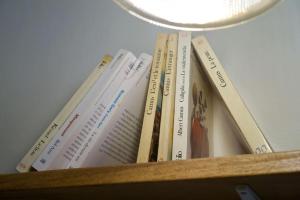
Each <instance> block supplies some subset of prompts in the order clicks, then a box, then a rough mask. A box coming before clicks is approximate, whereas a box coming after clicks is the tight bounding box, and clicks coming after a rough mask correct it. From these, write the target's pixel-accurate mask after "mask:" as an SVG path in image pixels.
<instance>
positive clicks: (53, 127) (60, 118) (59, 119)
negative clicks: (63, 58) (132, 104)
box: [16, 55, 112, 172]
mask: <svg viewBox="0 0 300 200" xmlns="http://www.w3.org/2000/svg"><path fill="white" fill-rule="evenodd" d="M111 60H112V57H111V56H109V55H105V56H104V57H103V58H102V60H101V61H100V63H99V64H98V65H97V67H96V68H95V69H94V70H93V72H92V73H91V74H90V75H89V76H88V78H87V79H86V80H85V81H84V82H83V84H82V85H81V86H80V87H79V88H78V90H77V91H76V92H75V93H74V95H73V96H72V97H71V98H70V100H69V101H68V103H67V104H66V105H65V106H64V107H63V109H62V110H61V111H60V112H59V113H58V115H57V116H56V117H55V119H54V120H53V121H52V122H51V124H50V125H49V126H48V128H47V129H46V130H45V131H44V132H43V134H42V135H41V136H40V137H39V138H38V139H37V141H36V142H35V144H34V145H33V146H32V148H31V149H30V150H29V151H28V152H27V153H26V155H25V156H24V157H23V158H22V160H21V161H20V163H19V164H18V165H17V167H16V169H17V170H18V171H19V172H29V171H30V169H31V165H32V164H33V162H34V161H35V160H36V159H37V158H38V156H39V155H40V154H41V153H42V152H43V150H44V148H45V147H47V145H48V143H49V142H50V141H51V140H52V138H53V137H54V136H55V134H56V133H57V131H58V130H59V129H60V128H61V126H62V125H63V124H64V122H65V121H66V119H67V118H68V117H69V115H70V114H71V113H72V111H73V110H74V109H75V108H76V106H77V105H78V104H79V103H80V102H81V100H82V99H83V98H84V96H85V95H86V94H87V93H88V91H89V90H90V88H91V87H92V86H93V85H94V83H95V82H96V80H97V79H98V78H99V77H100V76H101V75H102V73H103V72H104V71H105V69H106V67H107V64H108V63H109V62H110V61H111Z"/></svg>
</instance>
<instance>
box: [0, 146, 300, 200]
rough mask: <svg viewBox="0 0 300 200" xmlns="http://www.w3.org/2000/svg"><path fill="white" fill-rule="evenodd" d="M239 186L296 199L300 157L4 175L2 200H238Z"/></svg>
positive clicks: (263, 194) (284, 155)
mask: <svg viewBox="0 0 300 200" xmlns="http://www.w3.org/2000/svg"><path fill="white" fill-rule="evenodd" d="M238 184H248V185H250V186H251V187H252V188H253V190H255V191H256V192H257V193H258V194H259V195H260V196H261V197H264V198H280V197H288V198H290V199H291V198H295V199H296V198H297V197H299V196H300V152H299V151H296V152H284V153H270V154H261V155H240V156H233V157H224V158H206V159H194V160H186V161H170V162H161V163H148V164H132V165H125V166H118V167H102V168H90V169H69V170H57V171H46V172H30V173H23V174H9V175H1V176H0V198H1V199H41V198H42V199H80V198H87V197H88V198H91V199H92V198H99V197H101V198H102V197H103V198H112V199H114V198H120V197H131V198H133V197H136V198H143V199H153V198H156V197H160V198H161V197H166V198H167V199H168V198H172V199H173V198H174V199H180V198H181V199H182V198H185V197H187V196H188V197H189V198H190V199H192V197H195V199H199V197H201V196H202V197H205V198H210V199H211V198H215V199H218V198H222V199H224V198H225V197H226V198H230V199H238V196H237V193H236V192H235V187H236V186H237V185H238Z"/></svg>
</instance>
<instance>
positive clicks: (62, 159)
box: [48, 57, 135, 169]
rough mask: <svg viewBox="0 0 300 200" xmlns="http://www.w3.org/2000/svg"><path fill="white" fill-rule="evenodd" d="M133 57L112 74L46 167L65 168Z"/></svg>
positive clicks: (99, 116) (94, 125) (85, 138)
mask: <svg viewBox="0 0 300 200" xmlns="http://www.w3.org/2000/svg"><path fill="white" fill-rule="evenodd" d="M134 61H135V57H128V59H127V61H125V62H124V63H123V66H122V68H121V70H120V71H119V73H118V74H116V75H112V76H111V79H110V81H109V84H108V85H107V86H106V88H105V89H104V90H103V91H102V93H101V96H99V98H97V100H96V103H94V104H92V105H91V106H90V107H89V108H87V111H86V113H85V114H84V116H83V118H82V119H83V120H81V121H80V123H79V124H78V126H76V128H74V129H73V130H72V133H71V134H70V135H69V137H68V138H67V139H66V140H65V143H64V144H62V145H61V148H60V150H59V152H58V153H57V155H56V156H55V158H54V159H53V160H52V162H51V163H50V165H49V166H48V169H65V168H68V166H69V165H70V163H71V161H72V159H73V157H74V156H75V155H76V154H77V152H78V151H79V150H80V149H82V148H83V145H84V144H85V143H86V142H87V140H88V138H89V136H90V135H91V134H92V133H93V131H94V130H95V129H96V125H97V123H98V121H99V120H100V118H101V115H102V114H103V111H104V110H105V108H106V106H107V105H108V104H109V103H111V101H110V100H111V98H112V96H113V95H115V93H116V92H117V91H118V90H119V88H120V87H121V85H122V84H123V82H124V81H125V79H126V78H127V76H128V74H129V73H130V71H131V69H132V67H133V64H134Z"/></svg>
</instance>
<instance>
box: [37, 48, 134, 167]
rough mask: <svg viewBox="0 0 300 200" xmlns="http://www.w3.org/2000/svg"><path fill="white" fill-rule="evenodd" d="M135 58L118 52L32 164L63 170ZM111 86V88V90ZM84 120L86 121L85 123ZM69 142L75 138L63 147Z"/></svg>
mask: <svg viewBox="0 0 300 200" xmlns="http://www.w3.org/2000/svg"><path fill="white" fill-rule="evenodd" d="M135 59H136V58H135V56H134V55H133V54H132V53H130V52H128V51H126V50H120V51H119V52H118V53H117V55H116V56H115V58H114V59H113V61H112V62H111V64H110V65H109V66H108V68H107V70H106V71H105V72H104V74H103V76H101V77H100V78H99V79H98V80H97V82H96V83H95V85H94V86H93V88H91V90H90V91H89V93H88V94H87V95H86V97H85V98H84V99H83V100H82V101H81V102H80V104H79V105H78V107H76V109H75V110H73V112H72V115H71V117H70V118H69V119H68V120H67V121H66V123H65V124H64V125H63V128H62V129H60V130H59V132H58V133H57V134H56V135H55V137H54V138H53V140H52V141H51V143H49V145H48V146H47V148H46V149H45V150H44V151H43V153H42V154H41V155H40V156H39V158H38V159H37V160H36V161H35V162H34V164H33V167H34V168H35V169H36V170H38V171H41V170H49V169H62V168H65V166H67V165H68V163H69V162H70V161H71V159H72V157H73V156H74V153H75V151H77V150H78V149H79V148H80V145H81V144H82V141H83V140H84V138H85V137H87V136H88V135H90V134H91V131H92V130H93V129H94V125H95V121H96V120H97V119H99V118H100V115H101V113H102V110H103V109H104V108H105V107H106V106H107V103H108V100H107V98H106V97H107V96H112V95H113V94H114V92H115V91H116V90H117V88H118V86H119V85H118V84H121V83H122V80H124V78H125V77H126V74H128V73H129V71H130V70H131V68H132V64H133V62H134V61H135ZM116 77H118V78H119V79H118V81H114V80H115V78H116ZM110 89H111V91H109V90H110ZM90 114H92V115H90ZM87 120H88V121H87ZM83 122H86V123H84V124H83ZM76 134H77V135H76ZM72 139H73V140H74V139H76V141H75V142H74V143H73V140H72ZM69 141H72V143H71V145H72V146H71V148H72V150H71V149H67V150H66V149H64V147H65V145H66V143H67V142H69ZM63 150H65V151H63ZM73 151H74V152H73ZM61 158H63V159H61Z"/></svg>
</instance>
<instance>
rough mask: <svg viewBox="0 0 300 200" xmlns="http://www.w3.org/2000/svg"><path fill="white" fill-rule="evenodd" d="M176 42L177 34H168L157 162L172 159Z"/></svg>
mask: <svg viewBox="0 0 300 200" xmlns="http://www.w3.org/2000/svg"><path fill="white" fill-rule="evenodd" d="M177 42H178V36H177V34H170V35H169V38H168V43H167V58H166V67H165V78H164V89H163V101H162V112H161V121H160V130H159V145H158V156H157V161H167V160H171V159H172V144H173V125H174V103H175V82H176V61H177Z"/></svg>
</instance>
